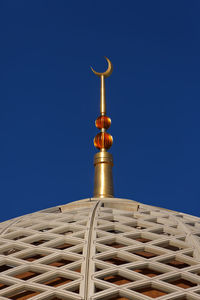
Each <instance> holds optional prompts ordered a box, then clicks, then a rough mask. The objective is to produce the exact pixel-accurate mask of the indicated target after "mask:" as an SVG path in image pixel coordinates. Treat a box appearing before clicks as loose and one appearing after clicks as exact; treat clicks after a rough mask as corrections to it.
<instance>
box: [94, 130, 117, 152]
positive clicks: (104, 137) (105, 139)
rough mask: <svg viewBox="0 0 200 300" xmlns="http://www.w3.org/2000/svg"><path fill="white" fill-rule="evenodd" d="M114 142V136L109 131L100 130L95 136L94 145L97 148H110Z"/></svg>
mask: <svg viewBox="0 0 200 300" xmlns="http://www.w3.org/2000/svg"><path fill="white" fill-rule="evenodd" d="M112 144H113V137H112V135H110V134H109V133H107V132H100V133H98V134H97V135H96V136H95V138H94V146H95V147H96V148H97V149H99V150H100V149H106V150H108V149H109V148H110V147H111V146H112Z"/></svg>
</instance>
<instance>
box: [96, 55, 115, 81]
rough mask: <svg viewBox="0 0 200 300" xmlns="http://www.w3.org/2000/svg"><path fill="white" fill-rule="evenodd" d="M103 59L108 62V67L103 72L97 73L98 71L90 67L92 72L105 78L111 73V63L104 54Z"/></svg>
mask: <svg viewBox="0 0 200 300" xmlns="http://www.w3.org/2000/svg"><path fill="white" fill-rule="evenodd" d="M105 59H106V60H107V62H108V68H107V70H106V71H105V72H103V73H99V72H96V71H95V70H94V69H93V68H92V67H91V70H92V72H93V73H94V74H95V75H97V76H98V77H101V76H104V77H105V78H107V77H109V76H110V75H111V74H112V71H113V65H112V63H111V61H110V60H109V59H108V58H107V57H106V56H105Z"/></svg>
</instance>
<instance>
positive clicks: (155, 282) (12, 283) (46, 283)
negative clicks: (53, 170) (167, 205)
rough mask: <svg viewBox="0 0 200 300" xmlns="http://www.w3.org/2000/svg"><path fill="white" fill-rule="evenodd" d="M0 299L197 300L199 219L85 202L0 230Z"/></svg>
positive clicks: (133, 205) (134, 205) (116, 202)
mask: <svg viewBox="0 0 200 300" xmlns="http://www.w3.org/2000/svg"><path fill="white" fill-rule="evenodd" d="M0 231H1V240H0V299H2V300H3V299H15V300H19V299H20V300H22V299H23V300H24V299H38V300H39V299H40V300H47V299H48V300H53V299H54V300H58V299H62V300H65V299H70V300H72V299H87V300H89V299H90V300H97V299H98V300H100V299H101V300H106V299H113V300H114V299H121V300H122V299H124V300H125V299H134V300H143V299H146V300H147V299H152V298H159V299H160V300H161V299H162V300H166V299H170V300H183V299H189V300H195V299H196V300H197V299H200V218H198V217H193V216H190V215H187V214H183V213H178V212H175V211H170V210H166V209H162V208H157V207H153V206H149V205H144V204H141V203H138V202H135V201H131V200H126V199H117V198H108V199H106V198H103V199H100V198H90V199H84V200H80V201H76V202H72V203H69V204H66V205H62V206H57V207H54V208H51V209H46V210H42V211H39V212H36V213H32V214H29V215H25V216H22V217H18V218H15V219H12V220H9V221H6V222H3V223H1V224H0Z"/></svg>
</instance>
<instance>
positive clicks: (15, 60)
mask: <svg viewBox="0 0 200 300" xmlns="http://www.w3.org/2000/svg"><path fill="white" fill-rule="evenodd" d="M199 13H200V3H199V1H133V0H130V1H118V0H115V1H114V0H110V1H104V0H102V1H94V0H93V1H64V0H60V1H51V0H48V1H44V0H40V1H38V0H35V1H22V0H18V1H14V0H9V1H5V0H3V1H1V2H0V41H1V47H0V82H1V84H0V140H1V147H0V199H1V211H0V220H1V221H3V220H6V219H9V218H12V217H15V216H19V215H23V214H26V213H30V212H34V211H37V210H40V209H44V208H47V207H51V206H56V205H59V204H64V203H67V202H71V201H75V200H79V199H82V198H87V197H91V196H92V194H93V171H94V170H93V155H94V153H95V152H96V150H95V148H94V146H93V137H94V136H95V135H96V133H97V130H96V128H95V126H94V120H95V119H96V117H97V116H98V114H99V84H100V83H99V80H98V78H96V77H95V76H94V74H93V73H92V72H91V71H90V65H92V66H93V67H94V68H95V69H96V70H97V71H99V72H101V71H104V70H105V69H106V61H105V59H104V56H107V57H109V58H110V59H111V61H112V63H113V65H114V72H113V75H112V76H111V77H109V78H108V79H107V80H106V89H107V113H108V115H109V116H110V117H111V119H112V126H111V128H110V130H109V132H110V133H111V134H112V135H113V137H114V144H113V147H112V148H111V152H112V154H113V156H114V163H115V165H114V168H113V172H114V183H115V196H116V197H121V198H129V199H134V200H137V201H140V202H143V203H146V204H150V205H155V206H159V207H165V208H169V209H173V210H178V211H183V212H186V213H189V214H194V215H197V216H200V210H199V208H200V189H199V179H200V178H199V177H200V155H199V153H200V140H199V129H200V121H199V119H200V118H199V114H200V18H199Z"/></svg>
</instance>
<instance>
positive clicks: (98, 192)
mask: <svg viewBox="0 0 200 300" xmlns="http://www.w3.org/2000/svg"><path fill="white" fill-rule="evenodd" d="M105 58H106V60H107V62H108V68H107V70H106V71H105V72H103V73H98V72H96V71H95V70H94V69H93V68H92V67H91V69H92V72H93V73H94V74H95V75H97V76H98V77H100V79H101V90H100V116H99V117H98V118H97V119H96V121H95V125H96V127H97V128H98V129H99V130H100V132H99V133H98V134H97V135H96V136H95V138H94V146H95V147H96V148H97V149H98V150H99V151H100V152H98V153H96V154H95V155H94V168H95V174H94V197H100V198H106V197H113V196H114V191H113V179H112V167H113V157H112V154H110V153H109V152H107V150H108V149H109V148H110V147H111V146H112V144H113V138H112V136H111V135H110V134H109V133H107V132H106V131H107V130H108V129H109V127H110V125H111V119H110V118H109V117H107V116H106V92H105V78H107V77H109V76H110V75H111V74H112V71H113V66H112V63H111V61H110V60H109V59H108V58H107V57H105Z"/></svg>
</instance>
